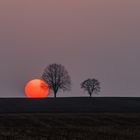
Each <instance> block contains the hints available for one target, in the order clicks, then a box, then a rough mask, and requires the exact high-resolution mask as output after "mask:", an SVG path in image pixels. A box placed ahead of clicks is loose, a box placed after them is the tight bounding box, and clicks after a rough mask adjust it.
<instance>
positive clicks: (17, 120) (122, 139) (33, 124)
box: [0, 113, 140, 140]
mask: <svg viewBox="0 0 140 140" xmlns="http://www.w3.org/2000/svg"><path fill="white" fill-rule="evenodd" d="M0 140H140V113H83V114H81V113H80V114H79V113H63V114H61V113H21V114H18V113H15V114H0Z"/></svg>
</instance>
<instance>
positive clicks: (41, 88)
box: [25, 79, 49, 98]
mask: <svg viewBox="0 0 140 140" xmlns="http://www.w3.org/2000/svg"><path fill="white" fill-rule="evenodd" d="M25 94H26V96H27V97H28V98H44V97H48V94H49V87H48V84H47V83H45V82H44V81H43V80H40V79H34V80H31V81H29V82H28V83H27V84H26V86H25Z"/></svg>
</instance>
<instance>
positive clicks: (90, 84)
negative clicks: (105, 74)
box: [81, 79, 101, 97]
mask: <svg viewBox="0 0 140 140" xmlns="http://www.w3.org/2000/svg"><path fill="white" fill-rule="evenodd" d="M81 88H83V89H84V90H85V91H87V92H88V94H89V95H90V97H91V96H92V94H93V93H98V92H100V89H101V88H100V83H99V81H98V80H97V79H87V80H85V81H84V82H82V83H81Z"/></svg>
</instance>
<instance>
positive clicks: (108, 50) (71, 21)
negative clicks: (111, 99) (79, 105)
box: [0, 0, 140, 97]
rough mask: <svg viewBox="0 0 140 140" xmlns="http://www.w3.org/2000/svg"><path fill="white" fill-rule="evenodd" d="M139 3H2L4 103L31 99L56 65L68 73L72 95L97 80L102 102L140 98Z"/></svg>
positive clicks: (12, 0)
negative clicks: (33, 83) (27, 90)
mask: <svg viewBox="0 0 140 140" xmlns="http://www.w3.org/2000/svg"><path fill="white" fill-rule="evenodd" d="M139 13H140V1H139V0H1V1H0V97H25V94H24V87H25V84H26V83H27V81H29V80H31V79H35V78H40V77H41V75H42V73H43V70H44V68H45V67H46V66H48V65H49V64H51V63H60V64H62V65H64V66H65V67H66V69H67V70H68V72H69V74H70V76H71V79H72V89H71V92H64V93H62V92H59V93H58V96H67V97H69V96H87V95H88V94H87V93H85V92H84V91H83V90H82V89H80V83H81V82H82V81H83V80H85V79H87V78H92V77H93V78H96V79H98V80H99V81H100V83H101V88H102V89H101V92H100V94H99V95H98V96H99V97H103V96H140V92H139V87H140V64H139V60H140V15H139Z"/></svg>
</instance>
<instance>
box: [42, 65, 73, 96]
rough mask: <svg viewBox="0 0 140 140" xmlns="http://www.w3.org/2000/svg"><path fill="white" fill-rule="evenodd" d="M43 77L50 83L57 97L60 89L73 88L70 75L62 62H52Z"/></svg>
mask: <svg viewBox="0 0 140 140" xmlns="http://www.w3.org/2000/svg"><path fill="white" fill-rule="evenodd" d="M42 79H43V80H44V81H45V82H46V83H48V85H49V88H50V90H52V91H53V93H54V97H55V98H56V94H57V92H58V91H59V90H63V91H66V90H70V88H71V79H70V76H69V74H68V72H67V70H66V69H65V67H64V66H63V65H61V64H51V65H49V66H48V67H46V68H45V70H44V73H43V75H42Z"/></svg>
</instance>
